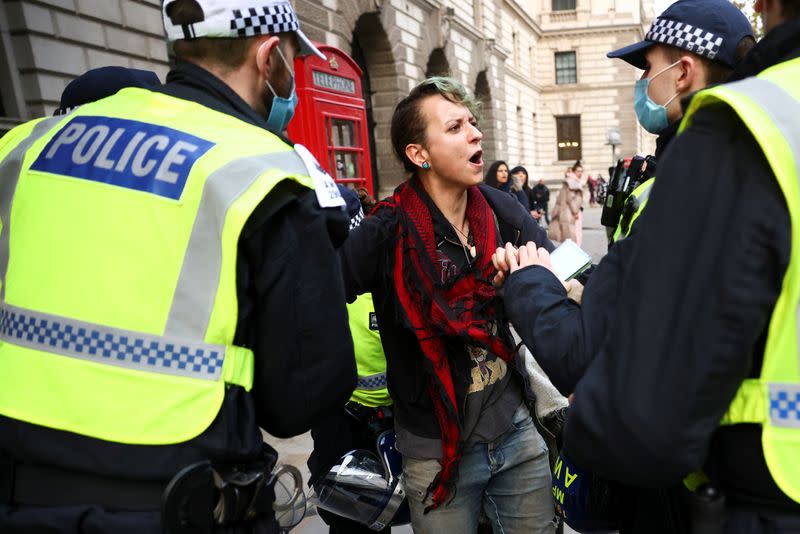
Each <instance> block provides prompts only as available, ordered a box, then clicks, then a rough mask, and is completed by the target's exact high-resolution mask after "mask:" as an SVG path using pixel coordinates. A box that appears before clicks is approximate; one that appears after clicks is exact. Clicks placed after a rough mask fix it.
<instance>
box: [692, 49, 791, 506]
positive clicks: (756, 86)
mask: <svg viewBox="0 0 800 534" xmlns="http://www.w3.org/2000/svg"><path fill="white" fill-rule="evenodd" d="M798 81H800V59H794V60H791V61H787V62H784V63H781V64H779V65H775V66H774V67H771V68H769V69H767V70H765V71H763V72H762V73H760V74H759V75H758V76H756V77H753V78H748V79H745V80H742V81H739V82H735V83H731V84H725V85H720V86H717V87H714V88H711V89H708V90H705V91H701V92H700V93H698V94H697V95H696V96H695V97H694V98H693V99H692V102H691V105H690V106H689V109H688V110H687V112H686V116H685V117H684V120H683V123H682V124H681V131H682V130H683V129H685V128H686V127H687V125H689V124H690V123H691V121H692V117H693V115H694V114H695V113H696V112H697V111H698V110H699V109H702V108H704V107H706V106H710V105H713V104H716V103H719V102H724V103H725V104H727V105H728V106H730V107H731V108H732V109H733V110H734V111H735V112H736V113H737V114H738V115H739V117H740V118H741V119H742V122H743V123H744V124H745V126H746V127H747V128H748V129H749V130H750V132H751V133H752V135H753V137H754V138H755V140H756V142H757V143H758V144H759V146H760V148H761V150H762V151H763V153H764V155H765V156H766V159H767V162H768V163H769V165H770V167H771V168H772V171H773V173H774V174H775V177H776V179H777V180H778V184H779V185H780V188H781V190H782V191H783V195H784V197H785V199H786V205H787V206H788V208H789V217H790V220H791V225H792V232H791V234H792V243H791V254H790V259H789V267H788V269H787V270H786V274H785V275H784V279H783V285H782V287H781V293H780V295H779V297H778V301H777V303H776V305H775V309H774V311H773V313H772V318H771V320H770V324H769V330H768V334H767V342H766V347H765V350H764V362H763V364H762V366H761V374H760V376H759V377H758V378H756V379H748V380H745V381H744V382H743V383H742V385H741V387H740V388H739V390H738V392H737V393H736V397H735V398H734V400H733V402H732V403H731V406H730V408H729V409H728V412H727V413H726V414H725V417H724V418H723V420H722V424H737V423H757V424H760V425H762V427H763V430H762V434H761V444H762V447H763V449H764V457H765V458H766V461H767V466H768V467H769V472H770V475H771V476H772V478H773V479H774V480H775V482H776V483H777V485H778V487H780V489H781V490H782V491H783V492H784V493H785V494H786V495H788V496H789V497H790V498H791V499H792V500H794V501H796V502H800V461H798V459H800V345H798V337H797V335H798V328H797V323H798V319H800V184H798V179H800V127H799V126H798V125H800V123H799V122H798V117H800V83H798Z"/></svg>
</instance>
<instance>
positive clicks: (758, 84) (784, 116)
mask: <svg viewBox="0 0 800 534" xmlns="http://www.w3.org/2000/svg"><path fill="white" fill-rule="evenodd" d="M793 72H796V69H795V70H794V71H793ZM727 87H729V88H730V89H731V90H733V91H735V92H737V93H740V94H743V95H745V96H747V97H749V98H751V99H752V100H753V101H754V102H756V103H757V104H758V105H759V106H760V107H761V109H763V110H764V112H765V113H766V114H767V115H769V118H770V119H772V122H773V123H774V124H775V126H776V127H777V128H778V130H779V131H780V132H781V135H783V138H784V139H785V140H786V143H787V144H788V145H789V148H790V149H791V151H792V156H793V157H794V165H795V171H796V173H797V177H798V179H800V120H799V119H798V117H800V102H798V101H797V99H796V98H795V97H793V96H792V95H790V94H789V93H788V92H787V91H786V90H785V89H783V88H782V87H781V86H779V85H778V84H776V83H774V82H771V81H769V80H765V79H763V78H748V79H746V80H742V81H740V82H736V83H732V84H730V85H729V86H727ZM795 215H797V214H795ZM793 241H795V240H794V239H793ZM795 322H796V327H797V331H798V332H800V307H798V309H797V310H795ZM798 349H799V350H798V354H797V359H798V362H797V363H798V365H800V344H798Z"/></svg>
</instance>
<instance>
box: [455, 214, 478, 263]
mask: <svg viewBox="0 0 800 534" xmlns="http://www.w3.org/2000/svg"><path fill="white" fill-rule="evenodd" d="M447 222H450V221H447ZM450 226H452V227H453V230H455V231H456V232H458V233H459V234H461V235H463V236H464V239H466V240H467V245H469V254H470V256H472V257H473V258H474V257H475V256H476V255H477V253H478V251H477V250H475V245H474V244H471V243H470V242H469V236H468V235H467V234H465V233H464V232H462V231H461V230H459V229H458V228H456V225H455V224H453V223H450ZM467 245H463V246H464V248H466V246H467Z"/></svg>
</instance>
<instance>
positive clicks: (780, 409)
mask: <svg viewBox="0 0 800 534" xmlns="http://www.w3.org/2000/svg"><path fill="white" fill-rule="evenodd" d="M769 416H770V420H771V422H772V424H773V426H780V427H789V428H800V386H798V385H791V384H770V387H769Z"/></svg>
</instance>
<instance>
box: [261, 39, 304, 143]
mask: <svg viewBox="0 0 800 534" xmlns="http://www.w3.org/2000/svg"><path fill="white" fill-rule="evenodd" d="M278 55H279V56H281V59H282V60H283V63H284V65H286V68H287V69H289V72H292V69H291V68H290V67H289V62H288V61H286V58H285V57H283V52H281V49H280V47H278ZM267 87H268V88H269V90H270V91H272V107H271V108H270V110H269V116H268V117H267V128H269V129H270V130H272V131H273V132H277V133H282V132H283V131H284V130H286V127H287V126H289V122H291V120H292V117H294V110H295V109H297V100H298V99H297V92H296V91H295V85H294V74H292V89H291V91H289V96H288V97H286V98H284V97H282V96H278V93H276V92H275V89H273V88H272V85H271V84H270V83H269V80H267Z"/></svg>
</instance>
